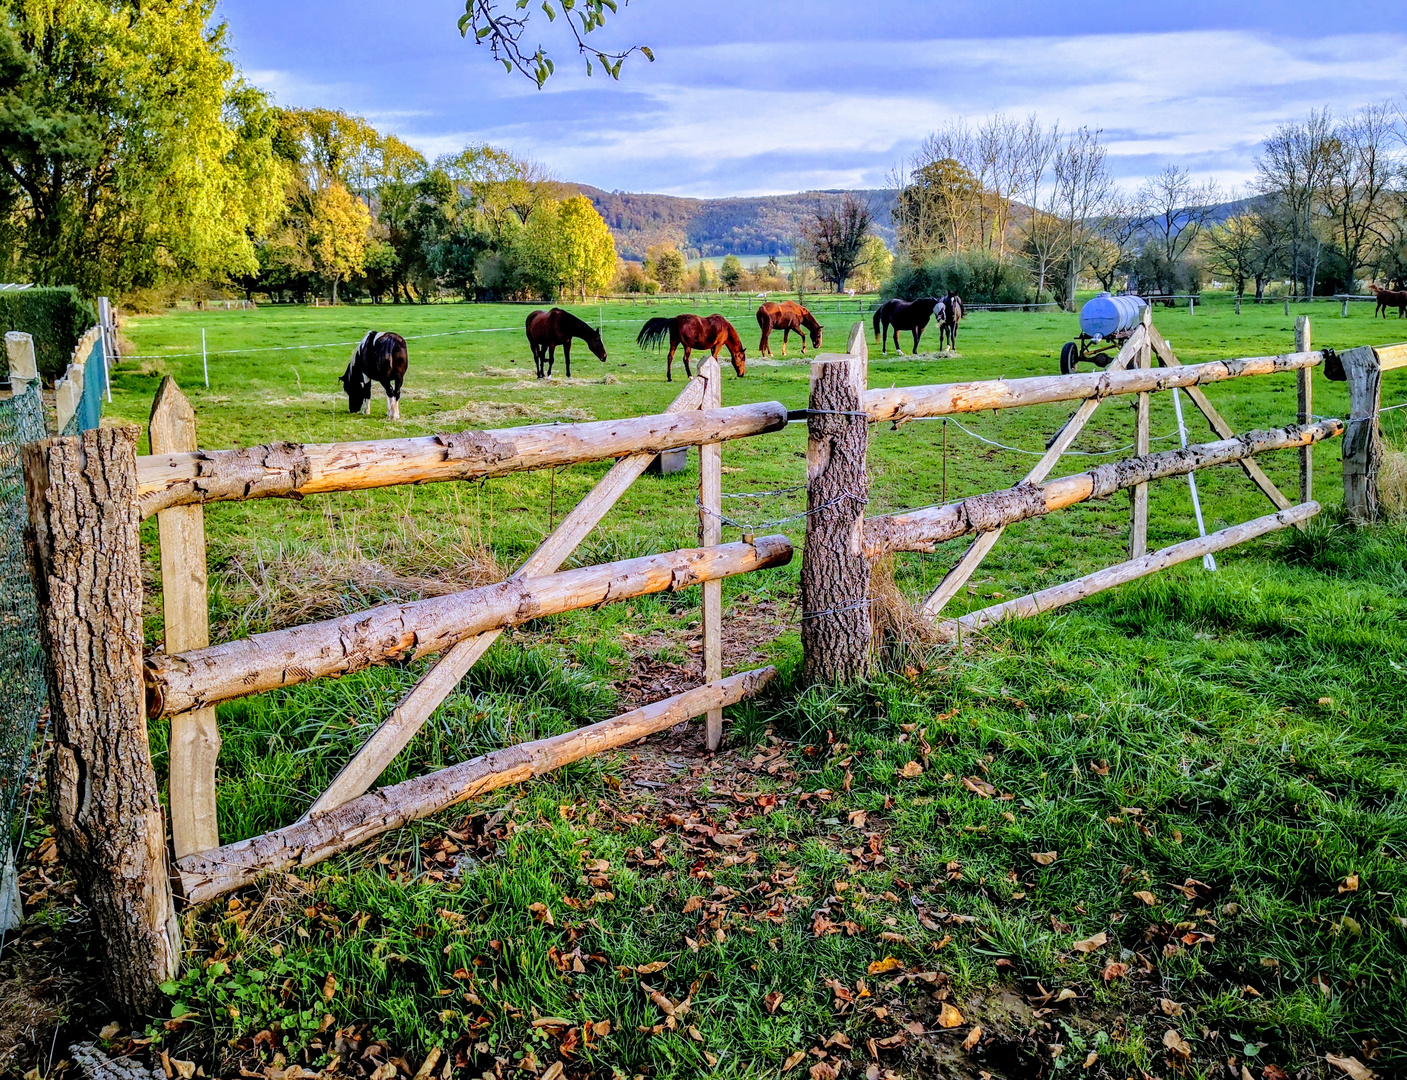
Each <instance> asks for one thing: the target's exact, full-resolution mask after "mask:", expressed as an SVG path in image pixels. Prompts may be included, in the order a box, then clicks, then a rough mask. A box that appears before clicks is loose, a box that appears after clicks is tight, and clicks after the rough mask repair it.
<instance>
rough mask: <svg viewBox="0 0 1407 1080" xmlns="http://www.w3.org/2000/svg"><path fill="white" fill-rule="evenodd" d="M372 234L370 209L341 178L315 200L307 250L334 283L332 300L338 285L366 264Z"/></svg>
mask: <svg viewBox="0 0 1407 1080" xmlns="http://www.w3.org/2000/svg"><path fill="white" fill-rule="evenodd" d="M370 234H371V211H370V210H368V209H367V208H366V206H365V205H364V204H363V203H362V201H361V200H360V199H358V198H357V197H356V196H354V195H353V194H352V193H351V192H350V191H348V190H347V189H346V187H345V186H343V185H342V184H341V183H340V182H338V181H333V182H331V183H329V184H327V185H326V186H325V187H323V189H322V190H321V191H319V192H318V193H317V195H316V197H315V198H314V201H313V215H312V221H311V223H310V227H309V234H308V249H309V252H310V253H311V255H312V257H313V266H314V268H315V269H316V270H317V272H318V273H319V274H320V275H322V276H323V277H324V278H326V279H328V280H329V281H331V282H332V302H333V303H334V304H335V303H337V286H338V285H339V284H340V283H341V282H342V281H343V280H345V279H346V278H349V277H351V276H352V275H354V274H360V273H361V272H362V269H363V267H364V266H365V265H366V251H367V243H368V240H369V238H370Z"/></svg>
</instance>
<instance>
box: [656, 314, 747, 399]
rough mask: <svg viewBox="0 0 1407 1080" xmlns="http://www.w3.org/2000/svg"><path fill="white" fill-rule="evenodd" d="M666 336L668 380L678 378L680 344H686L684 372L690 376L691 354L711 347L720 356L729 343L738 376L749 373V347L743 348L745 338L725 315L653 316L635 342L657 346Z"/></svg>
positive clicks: (711, 353) (710, 351)
mask: <svg viewBox="0 0 1407 1080" xmlns="http://www.w3.org/2000/svg"><path fill="white" fill-rule="evenodd" d="M666 336H668V338H669V360H668V361H667V362H666V364H665V369H664V380H665V382H673V381H674V350H675V349H677V348H679V346H680V345H683V346H684V374H686V375H688V376H691V377H692V376H693V374H694V373H693V371H692V370H691V369H690V368H689V354H690V353H691V352H692V351H693V350H694V349H699V350H700V351H702V350H704V349H707V350H708V351H709V353H710V355H712V356H715V357H716V356H717V355H718V352H719V350H720V349H722V348H723V347H724V346H725V345H726V346H727V347H728V355H729V357H730V358H731V359H732V361H733V370H734V371H736V372H737V373H738V378H740V379H741V378H742V377H743V376H745V375H746V374H747V350H745V349H744V348H743V342H742V339H741V338H740V337H738V332H737V331H736V330H734V329H733V324H732V323H730V322H729V321H728V320H727V319H725V318H724V317H723V316H722V315H710V316H709V317H708V318H706V319H705V318H701V317H700V316H698V315H676V316H674V318H672V319H666V318H658V319H651V320H650V321H649V322H647V323H646V324H645V325H644V326H642V327H641V328H640V334H639V336H638V337H637V338H636V339H635V344H637V345H639V346H640V347H641V348H646V349H657V348H659V347H660V346H661V345H662V344H664V339H665V337H666Z"/></svg>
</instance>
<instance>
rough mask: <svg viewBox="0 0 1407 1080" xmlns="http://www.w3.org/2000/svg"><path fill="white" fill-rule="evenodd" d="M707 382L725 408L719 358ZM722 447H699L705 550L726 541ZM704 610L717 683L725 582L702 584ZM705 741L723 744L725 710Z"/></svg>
mask: <svg viewBox="0 0 1407 1080" xmlns="http://www.w3.org/2000/svg"><path fill="white" fill-rule="evenodd" d="M699 375H700V376H701V377H702V378H703V380H704V386H705V390H704V404H703V407H704V408H705V409H717V408H721V407H722V405H723V376H722V372H721V371H720V370H719V365H718V357H716V356H708V357H705V358H704V360H703V362H702V363H700V364H699ZM722 512H723V447H722V446H720V445H719V444H718V443H705V444H704V445H703V446H700V447H699V539H700V541H701V542H702V544H703V546H704V547H714V546H715V545H718V544H721V543H722V542H723V518H722V516H721V515H722ZM702 592H703V596H702V600H703V604H702V607H703V610H702V612H701V613H700V615H701V617H700V619H699V623H700V628H701V629H702V631H703V679H704V682H706V683H710V682H717V681H718V680H719V679H721V678H723V582H721V581H705V582H704V583H703V590H702ZM704 723H705V732H704V734H705V739H706V742H707V745H708V748H709V750H710V751H713V750H717V749H718V746H719V744H720V743H721V742H722V741H723V710H722V709H710V710H709V713H708V716H707V717H706V718H705V721H704Z"/></svg>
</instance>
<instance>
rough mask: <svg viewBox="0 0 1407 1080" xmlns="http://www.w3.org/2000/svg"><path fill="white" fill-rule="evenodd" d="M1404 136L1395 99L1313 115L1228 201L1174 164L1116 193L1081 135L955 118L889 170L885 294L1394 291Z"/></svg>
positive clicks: (1399, 272) (1400, 277)
mask: <svg viewBox="0 0 1407 1080" xmlns="http://www.w3.org/2000/svg"><path fill="white" fill-rule="evenodd" d="M1405 142H1407V138H1404V117H1403V111H1402V107H1401V105H1400V104H1398V103H1392V102H1388V103H1382V104H1377V105H1370V106H1367V107H1365V108H1362V109H1360V110H1358V111H1357V112H1355V113H1353V114H1352V115H1350V116H1347V117H1343V118H1340V119H1337V120H1336V119H1334V118H1333V117H1332V115H1331V114H1330V113H1329V111H1328V110H1327V109H1325V110H1322V111H1317V112H1314V113H1312V114H1311V115H1310V117H1309V118H1308V119H1307V120H1305V121H1303V122H1297V123H1289V124H1285V125H1282V126H1281V127H1279V128H1277V129H1276V131H1275V132H1274V133H1272V135H1271V136H1270V137H1269V138H1267V139H1266V140H1265V143H1264V146H1263V148H1262V152H1261V154H1260V155H1259V157H1258V158H1257V160H1256V168H1257V176H1256V180H1255V183H1254V186H1253V189H1252V190H1251V191H1250V192H1248V193H1244V194H1241V195H1237V196H1233V197H1232V200H1231V202H1230V203H1229V205H1228V203H1227V202H1226V201H1225V200H1224V196H1223V194H1222V193H1221V192H1220V191H1219V190H1218V189H1217V186H1216V185H1215V184H1214V183H1212V182H1210V181H1205V182H1199V181H1196V180H1194V178H1193V177H1192V176H1191V175H1190V174H1189V173H1188V171H1187V170H1186V169H1183V168H1180V167H1179V166H1177V165H1168V166H1166V167H1165V168H1164V169H1162V170H1161V171H1159V172H1158V173H1157V174H1155V175H1154V176H1152V177H1150V178H1149V179H1148V180H1146V181H1145V182H1144V183H1143V184H1142V185H1141V186H1140V187H1139V188H1138V189H1137V190H1136V191H1134V192H1133V193H1132V194H1129V193H1125V192H1122V191H1121V190H1120V189H1119V188H1118V187H1116V185H1115V184H1114V182H1113V178H1112V176H1111V175H1110V172H1109V168H1108V161H1107V151H1106V148H1105V146H1104V145H1103V143H1102V141H1101V138H1100V132H1098V131H1094V130H1091V129H1089V128H1086V127H1081V128H1077V129H1075V130H1073V131H1062V130H1061V129H1060V126H1059V125H1058V124H1055V125H1050V126H1046V125H1044V124H1042V123H1041V122H1040V121H1039V120H1038V119H1037V118H1036V117H1035V116H1034V115H1033V116H1030V117H1027V118H1026V119H1024V120H1018V119H1014V118H1012V117H1008V116H1004V115H1000V114H998V115H995V116H991V117H988V118H987V119H985V120H983V121H982V122H981V123H980V124H978V125H977V126H976V127H975V128H974V127H971V126H970V125H968V124H967V123H965V122H963V121H956V122H954V123H951V124H949V125H948V126H947V127H945V128H943V129H941V130H939V131H937V132H934V133H933V134H931V135H929V136H928V138H927V139H926V140H925V141H924V142H923V144H922V145H921V146H920V148H919V150H918V151H917V152H916V153H915V154H914V156H913V157H912V158H911V159H910V160H908V161H907V162H905V163H904V164H903V165H902V166H901V167H900V168H898V169H896V170H895V171H894V173H893V174H892V177H891V182H892V184H893V188H894V191H895V196H896V198H895V205H894V210H893V217H894V223H895V232H896V237H897V244H898V248H899V260H898V263H897V270H896V273H895V274H894V277H893V278H892V279H891V281H890V282H889V283H888V285H887V286H886V291H888V292H890V293H892V294H894V295H920V294H923V293H928V292H938V291H941V290H942V289H943V288H946V287H954V288H956V289H957V290H958V291H961V292H963V294H964V295H965V296H968V297H969V298H971V299H981V300H985V301H988V302H997V303H1001V302H1012V303H1020V302H1025V301H1028V300H1032V299H1045V298H1046V297H1047V296H1049V297H1050V298H1052V299H1054V300H1055V301H1057V302H1059V303H1060V304H1061V305H1062V306H1065V307H1072V306H1073V297H1074V295H1075V290H1076V289H1077V288H1078V287H1079V285H1080V283H1081V281H1082V279H1083V280H1088V281H1093V282H1098V283H1099V285H1100V286H1101V287H1103V288H1106V289H1115V288H1117V287H1120V286H1125V285H1126V286H1127V287H1128V288H1130V289H1132V290H1136V291H1139V292H1143V293H1148V294H1172V293H1187V292H1195V291H1197V290H1198V289H1200V287H1201V285H1202V282H1203V280H1204V279H1205V278H1206V277H1207V276H1208V275H1209V274H1211V275H1215V276H1217V277H1220V278H1224V279H1227V282H1228V283H1229V284H1230V285H1232V286H1233V287H1234V288H1235V290H1236V292H1237V293H1238V294H1241V293H1244V292H1245V290H1246V287H1247V285H1248V284H1253V285H1254V289H1255V296H1256V298H1257V299H1260V298H1262V297H1263V296H1264V294H1265V290H1266V288H1267V287H1268V286H1269V285H1270V284H1271V283H1273V282H1282V281H1284V282H1289V283H1290V290H1291V291H1292V292H1295V293H1297V294H1303V295H1316V294H1322V293H1326V292H1343V291H1346V292H1355V291H1357V290H1358V289H1359V288H1360V287H1362V285H1363V283H1364V282H1365V281H1366V280H1368V279H1370V278H1372V279H1377V280H1378V281H1380V282H1384V283H1389V284H1402V283H1403V282H1404V278H1407V160H1404V153H1403V151H1404V143H1405ZM1228 210H1229V211H1230V212H1229V213H1228Z"/></svg>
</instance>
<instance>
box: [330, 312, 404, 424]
mask: <svg viewBox="0 0 1407 1080" xmlns="http://www.w3.org/2000/svg"><path fill="white" fill-rule="evenodd" d="M409 363H410V356H409V354H408V353H407V352H406V347H405V338H403V337H401V335H400V334H392V333H390V332H388V331H385V330H382V331H379V332H378V331H376V330H371V331H368V333H367V335H366V337H364V338H362V342H361V344H360V345H358V346H357V351H356V352H354V353H352V359H351V362H350V363H348V365H347V370H346V371H344V372H343V373H342V389H343V390H345V391H346V392H347V411H348V412H362V413H366V414H367V415H370V413H371V383H372V380H373V379H374V380H375V381H376V382H379V383H380V384H381V385H382V386H383V387H385V390H386V415H387V416H388V417H390V418H391V419H392V420H399V419H400V418H401V383H403V382H404V381H405V369H406V365H407V364H409Z"/></svg>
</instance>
